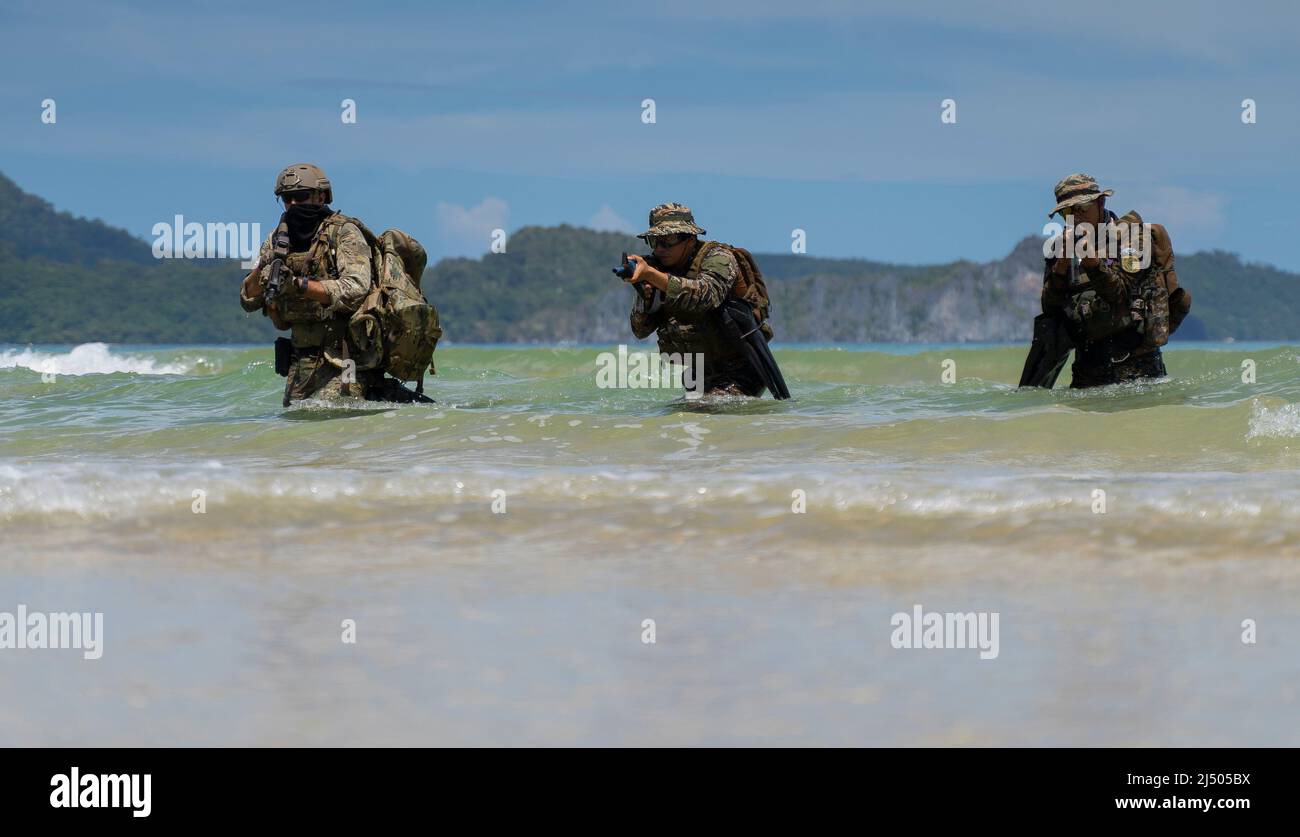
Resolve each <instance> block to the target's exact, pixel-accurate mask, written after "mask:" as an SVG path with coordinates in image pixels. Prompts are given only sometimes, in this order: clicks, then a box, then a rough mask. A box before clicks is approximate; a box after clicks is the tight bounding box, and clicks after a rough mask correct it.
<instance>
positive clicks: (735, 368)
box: [631, 204, 764, 396]
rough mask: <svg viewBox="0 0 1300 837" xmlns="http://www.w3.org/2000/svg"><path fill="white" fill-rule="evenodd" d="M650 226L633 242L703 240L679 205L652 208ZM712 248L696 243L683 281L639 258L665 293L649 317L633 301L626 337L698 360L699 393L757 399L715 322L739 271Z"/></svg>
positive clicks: (737, 353)
mask: <svg viewBox="0 0 1300 837" xmlns="http://www.w3.org/2000/svg"><path fill="white" fill-rule="evenodd" d="M665 216H668V217H667V218H665ZM673 216H677V217H673ZM650 225H651V228H650V230H648V231H647V232H645V233H642V234H641V235H640V236H638V237H644V236H647V235H671V234H674V233H684V234H691V235H703V234H704V230H702V229H700V228H699V227H697V226H695V221H694V219H693V218H692V217H691V215H690V210H689V209H687V208H686V207H684V206H680V205H679V204H664V205H662V206H657V207H655V208H654V209H653V210H651V212H650ZM714 244H715V243H714V242H709V241H699V242H697V243H696V245H695V248H694V249H693V250H692V251H691V254H690V260H691V261H690V268H689V269H688V270H687V272H686V274H685V275H683V276H679V275H677V274H674V273H672V272H670V271H669V270H668V268H667V267H665V266H664V265H663V264H661V263H660V262H659V261H658V260H657V259H655V258H654V257H653V256H649V257H644V258H645V260H646V262H647V263H648V264H649V265H650V266H652V267H654V268H656V269H658V270H662V271H663V272H665V273H667V274H668V289H667V293H666V294H665V296H666V299H665V301H664V303H663V306H662V307H660V308H659V309H658V310H656V311H654V312H650V311H649V303H648V302H647V301H646V299H645V298H644V297H643V296H642V295H641V294H640V293H638V294H637V295H636V300H635V302H634V303H633V305H632V315H631V323H632V333H633V334H635V335H636V336H637V338H638V339H644V338H646V337H649V336H650V334H651V332H658V337H659V351H660V352H661V353H666V354H677V353H681V354H685V353H688V352H689V353H692V354H702V355H703V357H704V391H705V392H719V393H726V394H733V395H749V396H759V395H762V394H763V390H764V386H763V382H762V380H761V379H760V378H759V377H758V375H757V374H756V373H755V372H754V371H753V370H752V369H751V368H750V366H749V364H748V363H747V362H746V360H745V357H744V355H743V353H742V350H741V348H740V347H739V346H737V345H736V344H735V343H734V342H733V341H732V340H730V339H728V338H727V336H726V335H725V334H724V333H723V331H722V327H721V325H720V324H719V323H718V322H717V319H716V315H715V312H716V311H717V309H718V308H719V306H721V305H722V303H723V301H724V300H726V298H727V295H728V294H730V293H731V290H732V288H733V287H734V286H735V284H736V279H737V277H738V276H739V275H740V265H739V264H737V262H736V257H735V256H733V255H732V254H731V251H730V250H729V249H728V248H726V247H720V246H714ZM705 248H707V249H705ZM701 250H704V252H703V253H702V254H701ZM701 256H702V257H701Z"/></svg>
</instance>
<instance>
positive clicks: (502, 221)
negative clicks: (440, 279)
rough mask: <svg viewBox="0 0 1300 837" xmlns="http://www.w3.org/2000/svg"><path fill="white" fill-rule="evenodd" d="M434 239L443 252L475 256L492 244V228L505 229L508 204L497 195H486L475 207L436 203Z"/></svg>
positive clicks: (508, 217)
mask: <svg viewBox="0 0 1300 837" xmlns="http://www.w3.org/2000/svg"><path fill="white" fill-rule="evenodd" d="M434 219H435V220H436V222H437V229H438V239H439V241H441V243H442V245H443V255H447V256H479V255H482V254H483V253H486V252H487V251H488V249H489V248H490V247H491V246H492V231H493V230H496V229H501V230H504V229H506V223H507V222H508V221H509V220H510V205H509V204H508V203H506V202H505V201H503V200H501V199H500V198H493V197H487V198H484V199H483V201H482V203H480V204H479V205H478V206H473V207H470V208H468V209H467V208H465V207H463V206H460V205H459V204H454V203H444V202H442V201H439V202H438V205H437V206H436V207H435V208H434Z"/></svg>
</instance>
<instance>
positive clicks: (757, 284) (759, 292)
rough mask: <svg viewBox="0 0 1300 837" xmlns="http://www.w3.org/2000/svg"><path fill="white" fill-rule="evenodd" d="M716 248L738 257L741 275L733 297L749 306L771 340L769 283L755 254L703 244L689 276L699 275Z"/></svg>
mask: <svg viewBox="0 0 1300 837" xmlns="http://www.w3.org/2000/svg"><path fill="white" fill-rule="evenodd" d="M715 247H723V248H726V249H727V250H728V251H730V253H731V255H733V256H735V257H736V264H738V265H739V266H740V275H739V276H737V277H736V282H735V284H734V285H732V286H731V295H732V296H733V297H735V298H736V299H739V300H743V301H744V302H746V303H748V304H749V307H750V308H751V309H753V311H754V319H755V320H757V321H758V323H759V330H760V331H762V332H763V337H765V338H766V339H768V340H771V339H772V326H770V325H768V322H767V310H768V307H769V306H770V305H771V300H770V299H769V297H768V295H767V283H766V282H764V281H763V272H762V271H761V270H759V269H758V262H757V261H755V260H754V254H753V253H750V252H749V251H748V250H746V249H745V248H744V247H735V246H733V245H730V244H724V243H723V242H721V241H705V242H702V243H701V245H700V249H699V250H698V251H697V252H696V253H695V258H694V259H693V260H692V261H691V269H690V274H689V275H691V276H697V275H699V272H700V265H701V264H703V263H704V258H705V256H707V255H708V254H709V253H710V252H711V251H712V250H713V248H715Z"/></svg>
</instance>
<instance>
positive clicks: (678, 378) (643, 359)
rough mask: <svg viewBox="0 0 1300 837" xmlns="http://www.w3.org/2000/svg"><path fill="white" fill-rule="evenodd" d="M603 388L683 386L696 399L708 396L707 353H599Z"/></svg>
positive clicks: (599, 378)
mask: <svg viewBox="0 0 1300 837" xmlns="http://www.w3.org/2000/svg"><path fill="white" fill-rule="evenodd" d="M596 386H597V387H598V388H599V389H682V388H684V389H685V390H686V397H687V398H688V399H690V400H692V401H693V400H695V399H697V398H699V397H700V396H702V395H704V355H703V354H702V353H700V352H683V353H680V354H679V353H676V352H674V353H671V354H670V353H661V352H629V351H628V348H627V346H626V345H620V346H619V347H618V352H617V353H615V352H601V353H600V354H598V355H596Z"/></svg>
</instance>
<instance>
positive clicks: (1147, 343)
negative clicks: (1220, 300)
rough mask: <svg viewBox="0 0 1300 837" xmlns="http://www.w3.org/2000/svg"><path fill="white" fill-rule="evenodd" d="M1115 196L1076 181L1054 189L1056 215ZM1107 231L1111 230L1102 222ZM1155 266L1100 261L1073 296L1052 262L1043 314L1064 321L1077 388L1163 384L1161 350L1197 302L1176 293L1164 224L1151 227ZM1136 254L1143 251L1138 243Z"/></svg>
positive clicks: (1130, 220)
mask: <svg viewBox="0 0 1300 837" xmlns="http://www.w3.org/2000/svg"><path fill="white" fill-rule="evenodd" d="M1112 194H1114V193H1113V192H1112V191H1111V190H1109V189H1108V190H1106V191H1105V192H1102V191H1101V190H1100V189H1099V188H1098V187H1097V183H1096V181H1095V180H1093V179H1092V178H1091V177H1088V176H1087V175H1084V174H1073V175H1070V176H1069V177H1067V178H1065V179H1064V180H1062V181H1061V182H1060V183H1059V184H1057V187H1056V196H1057V206H1056V208H1055V209H1053V210H1052V213H1050V214H1049V216H1048V217H1051V215H1052V214H1055V213H1056V212H1058V211H1060V210H1062V209H1065V208H1068V207H1070V206H1073V205H1077V204H1079V203H1084V202H1087V201H1090V200H1095V199H1097V198H1099V197H1103V196H1108V195H1112ZM1105 220H1106V221H1109V222H1111V223H1116V224H1123V225H1134V224H1136V225H1141V224H1142V223H1143V221H1142V217H1141V216H1140V215H1138V213H1137V212H1129V213H1127V214H1125V215H1124V216H1123V217H1122V218H1116V217H1115V214H1114V213H1113V212H1109V211H1107V212H1106V219H1105ZM1103 223H1105V222H1103ZM1150 231H1151V238H1150V246H1151V250H1152V252H1151V259H1150V264H1149V265H1148V266H1147V267H1145V268H1140V267H1139V263H1138V262H1137V261H1136V257H1137V256H1138V255H1139V254H1138V253H1137V252H1136V251H1135V253H1134V256H1135V258H1134V259H1133V260H1128V261H1126V260H1125V259H1123V258H1121V259H1113V258H1107V257H1106V255H1107V254H1105V253H1098V254H1097V256H1098V259H1099V262H1100V263H1099V264H1098V265H1097V266H1096V267H1093V268H1084V267H1083V265H1082V264H1080V265H1079V266H1078V271H1077V273H1078V280H1079V283H1080V287H1082V288H1083V290H1079V288H1078V287H1076V288H1073V289H1072V288H1071V287H1070V280H1069V276H1068V274H1067V275H1058V274H1056V273H1055V272H1054V270H1053V268H1054V267H1055V265H1056V259H1054V258H1048V259H1047V260H1046V265H1045V267H1044V272H1043V293H1042V306H1043V313H1044V314H1050V315H1053V316H1060V317H1064V318H1065V319H1066V322H1067V323H1068V325H1069V330H1070V333H1071V335H1072V337H1073V339H1074V343H1075V356H1074V364H1073V366H1072V367H1071V371H1072V375H1073V381H1072V382H1071V384H1070V386H1071V387H1073V388H1083V387H1093V386H1102V385H1105V384H1115V383H1121V382H1123V381H1131V380H1135V379H1138V378H1162V377H1165V376H1166V375H1167V374H1168V373H1167V372H1166V370H1165V364H1164V357H1163V355H1162V354H1161V351H1160V347H1161V346H1163V345H1164V344H1165V342H1166V341H1167V340H1168V339H1169V335H1171V334H1173V332H1174V331H1175V330H1177V328H1178V326H1179V325H1180V324H1181V323H1182V321H1183V318H1184V317H1186V316H1187V314H1188V312H1189V311H1190V310H1191V295H1190V294H1189V293H1187V291H1186V290H1184V289H1182V288H1179V287H1178V276H1177V274H1176V273H1175V272H1174V251H1173V243H1172V242H1171V241H1170V238H1169V233H1168V231H1167V230H1165V228H1164V227H1162V226H1160V225H1159V224H1151V225H1150ZM1132 243H1133V246H1134V247H1135V248H1137V247H1138V245H1139V244H1140V243H1141V242H1139V241H1134V242H1132Z"/></svg>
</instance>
